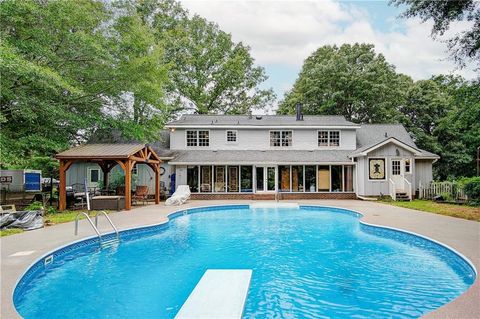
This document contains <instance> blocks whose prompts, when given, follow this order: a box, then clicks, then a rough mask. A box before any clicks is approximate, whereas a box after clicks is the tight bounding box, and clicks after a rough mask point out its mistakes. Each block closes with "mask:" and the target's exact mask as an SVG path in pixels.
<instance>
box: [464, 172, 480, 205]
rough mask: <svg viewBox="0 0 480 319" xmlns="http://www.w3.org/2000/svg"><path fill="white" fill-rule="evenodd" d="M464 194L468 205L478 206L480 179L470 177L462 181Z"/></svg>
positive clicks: (479, 203) (479, 201)
mask: <svg viewBox="0 0 480 319" xmlns="http://www.w3.org/2000/svg"><path fill="white" fill-rule="evenodd" d="M464 182H465V184H464V185H465V186H464V190H465V194H466V195H467V196H468V201H469V203H471V204H473V205H480V177H472V178H469V179H467V180H465V181H464Z"/></svg>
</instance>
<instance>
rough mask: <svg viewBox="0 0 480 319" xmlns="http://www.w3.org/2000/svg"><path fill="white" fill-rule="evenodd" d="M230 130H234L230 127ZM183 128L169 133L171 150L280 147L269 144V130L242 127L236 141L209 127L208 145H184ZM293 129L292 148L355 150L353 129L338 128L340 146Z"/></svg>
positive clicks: (309, 133) (222, 130) (310, 131)
mask: <svg viewBox="0 0 480 319" xmlns="http://www.w3.org/2000/svg"><path fill="white" fill-rule="evenodd" d="M232 130H236V129H235V128H232ZM185 131H186V130H185V129H177V130H175V131H174V132H171V134H170V148H171V149H172V150H183V149H206V150H208V149H216V150H271V149H282V148H281V147H271V146H270V133H269V132H270V130H269V129H268V128H266V129H249V130H248V129H242V130H236V131H237V142H236V143H227V139H226V131H227V130H226V129H211V130H209V131H210V146H209V147H188V148H187V147H186V138H185ZM292 131H293V143H292V144H293V145H292V146H291V147H285V148H286V149H294V150H318V149H336V150H355V149H356V132H355V130H353V129H351V130H340V147H332V148H328V147H318V140H317V136H318V135H317V130H312V129H303V130H300V129H296V130H292Z"/></svg>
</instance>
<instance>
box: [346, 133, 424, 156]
mask: <svg viewBox="0 0 480 319" xmlns="http://www.w3.org/2000/svg"><path fill="white" fill-rule="evenodd" d="M389 143H393V144H395V145H398V146H400V147H402V148H404V149H406V150H407V151H410V152H412V153H413V154H415V155H420V154H421V152H420V150H419V149H418V148H416V147H413V146H411V145H408V144H406V143H404V142H402V141H400V140H398V139H396V138H395V137H389V138H387V139H384V140H383V141H381V142H378V143H375V144H373V145H367V146H364V147H361V148H359V149H357V150H356V151H355V152H353V153H352V154H350V156H351V157H356V156H363V155H367V153H370V152H372V151H374V150H376V149H378V148H380V147H382V146H384V145H386V144H389Z"/></svg>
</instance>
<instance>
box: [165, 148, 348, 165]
mask: <svg viewBox="0 0 480 319" xmlns="http://www.w3.org/2000/svg"><path fill="white" fill-rule="evenodd" d="M350 153H351V151H343V150H314V151H301V150H266V151H260V150H259V151H241V150H235V151H234V150H218V151H214V150H213V151H212V150H209V151H207V150H195V151H179V153H178V155H177V156H176V157H175V159H173V160H172V161H170V163H171V164H176V163H192V164H195V163H196V164H203V163H205V164H213V163H220V164H225V163H227V164H229V163H232V164H247V163H249V164H269V163H278V164H282V163H285V164H295V163H317V162H325V163H339V162H341V163H344V162H351V159H349V158H348V155H349V154H350Z"/></svg>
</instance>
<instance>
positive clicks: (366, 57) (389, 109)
mask: <svg viewBox="0 0 480 319" xmlns="http://www.w3.org/2000/svg"><path fill="white" fill-rule="evenodd" d="M408 81H411V80H409V78H407V77H399V76H398V75H397V74H396V73H395V68H394V66H393V65H391V64H389V63H387V62H386V61H385V58H384V57H383V55H381V54H376V53H375V51H374V47H373V45H370V44H354V45H350V44H344V45H342V46H340V47H337V46H330V45H327V46H323V47H321V48H319V49H318V50H316V51H315V52H314V53H313V54H312V55H311V56H309V57H308V58H307V59H306V60H305V62H304V65H303V67H302V70H301V72H300V75H299V77H298V79H297V80H296V81H295V84H294V86H293V89H292V90H291V91H289V92H287V93H286V95H285V98H284V100H283V101H282V102H281V103H280V107H279V110H278V113H280V114H293V113H294V112H295V105H296V104H297V103H301V104H302V105H303V110H304V113H305V114H331V115H343V116H345V117H346V118H347V119H348V120H351V121H354V122H357V123H369V122H371V123H378V122H392V121H394V120H395V119H396V118H397V117H398V112H397V111H396V106H397V104H398V103H400V101H399V98H400V97H401V92H400V88H401V87H402V86H403V85H405V83H406V82H408Z"/></svg>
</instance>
